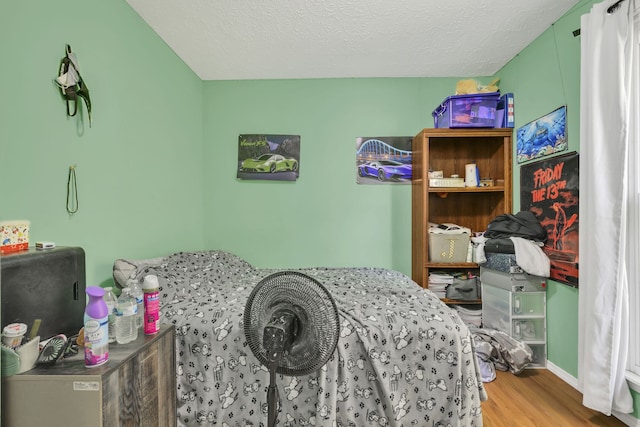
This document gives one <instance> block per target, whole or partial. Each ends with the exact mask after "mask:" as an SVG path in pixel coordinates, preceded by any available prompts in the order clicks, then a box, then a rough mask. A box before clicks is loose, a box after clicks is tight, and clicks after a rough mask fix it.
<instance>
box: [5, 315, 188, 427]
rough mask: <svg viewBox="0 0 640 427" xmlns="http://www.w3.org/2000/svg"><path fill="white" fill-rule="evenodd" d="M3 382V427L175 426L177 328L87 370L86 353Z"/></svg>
mask: <svg viewBox="0 0 640 427" xmlns="http://www.w3.org/2000/svg"><path fill="white" fill-rule="evenodd" d="M80 350H81V351H80V354H78V355H77V356H73V357H70V358H67V359H63V360H61V361H59V362H58V363H56V364H55V365H53V366H50V367H39V366H38V367H36V368H34V369H32V370H30V371H28V372H25V373H23V374H20V375H14V376H12V377H7V378H3V379H2V425H3V426H47V427H53V426H61V427H62V426H76V425H77V426H83V427H94V426H95V427H113V426H135V427H140V426H149V427H159V426H166V427H174V426H175V425H176V423H177V419H176V352H175V329H174V327H173V326H172V325H163V326H162V328H161V330H160V332H158V333H157V334H155V335H151V336H145V335H144V334H143V333H142V334H139V335H138V339H137V340H136V341H134V342H131V343H128V344H124V345H118V344H110V345H109V361H108V362H107V363H106V364H104V365H102V366H98V367H95V368H87V367H85V366H84V353H82V351H83V349H82V348H80Z"/></svg>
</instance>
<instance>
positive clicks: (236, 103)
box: [204, 79, 458, 274]
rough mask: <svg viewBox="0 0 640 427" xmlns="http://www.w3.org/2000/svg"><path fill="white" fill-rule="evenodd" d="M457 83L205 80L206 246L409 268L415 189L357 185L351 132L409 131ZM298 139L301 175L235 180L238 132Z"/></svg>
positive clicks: (289, 259)
mask: <svg viewBox="0 0 640 427" xmlns="http://www.w3.org/2000/svg"><path fill="white" fill-rule="evenodd" d="M457 80H458V79H323V80H267V81H210V82H205V91H204V93H205V95H204V98H205V107H204V116H205V131H204V136H205V152H204V153H205V154H204V159H205V188H206V189H211V191H205V201H204V206H205V246H206V247H218V248H223V249H226V250H229V251H231V252H234V253H237V254H241V255H242V256H243V257H244V258H246V259H247V260H248V261H250V262H251V263H253V264H254V265H256V266H264V267H302V266H377V267H387V268H393V269H396V270H399V271H402V272H404V273H406V274H411V186H410V185H358V184H356V161H355V147H356V138H357V137H374V136H380V137H383V136H409V137H413V136H415V135H416V134H417V133H418V132H419V131H420V129H422V128H424V127H432V126H433V119H432V117H431V111H432V110H433V109H434V108H435V106H436V105H438V104H439V103H440V102H441V101H442V100H443V99H444V98H445V97H446V96H448V95H451V94H452V93H453V92H454V91H455V83H456V81H457ZM246 133H266V134H293V135H300V137H301V142H300V151H301V154H300V177H299V179H298V180H297V181H296V182H294V183H292V182H272V181H269V182H265V181H242V180H238V179H236V164H237V156H238V135H239V134H246Z"/></svg>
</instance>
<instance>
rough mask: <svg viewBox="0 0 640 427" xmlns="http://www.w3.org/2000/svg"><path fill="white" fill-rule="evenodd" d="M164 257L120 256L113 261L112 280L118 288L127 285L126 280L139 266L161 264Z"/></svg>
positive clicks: (133, 274) (132, 275)
mask: <svg viewBox="0 0 640 427" xmlns="http://www.w3.org/2000/svg"><path fill="white" fill-rule="evenodd" d="M164 260H165V258H164V257H158V258H149V259H139V260H136V259H124V258H120V259H117V260H115V262H114V263H113V282H114V283H115V284H116V286H117V287H118V288H120V289H122V288H125V287H126V286H127V280H128V279H129V278H131V277H134V276H135V273H136V271H137V270H138V269H139V268H141V267H153V266H157V265H160V264H162V262H163V261H164Z"/></svg>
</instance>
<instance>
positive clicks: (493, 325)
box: [482, 285, 511, 334]
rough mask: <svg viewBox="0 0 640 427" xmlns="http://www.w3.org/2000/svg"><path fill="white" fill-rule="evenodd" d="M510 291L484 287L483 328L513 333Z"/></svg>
mask: <svg viewBox="0 0 640 427" xmlns="http://www.w3.org/2000/svg"><path fill="white" fill-rule="evenodd" d="M510 311H511V308H510V307H509V291H507V290H504V289H500V288H496V287H494V286H484V285H483V286H482V327H484V328H489V329H496V330H498V331H502V332H505V333H507V334H510V333H511V320H510V316H509V313H510Z"/></svg>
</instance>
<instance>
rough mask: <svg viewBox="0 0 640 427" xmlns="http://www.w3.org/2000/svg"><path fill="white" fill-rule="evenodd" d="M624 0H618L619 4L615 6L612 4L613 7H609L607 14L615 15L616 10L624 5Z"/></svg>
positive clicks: (616, 3)
mask: <svg viewBox="0 0 640 427" xmlns="http://www.w3.org/2000/svg"><path fill="white" fill-rule="evenodd" d="M623 1H624V0H618V1H617V2H615V3H614V4H612V5H611V6H609V7H608V8H607V13H613V12H615V11H616V9H618V8H619V7H620V5H621V4H622V2H623Z"/></svg>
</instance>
